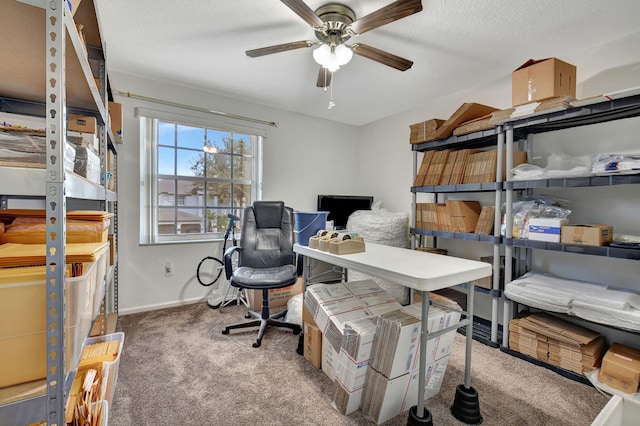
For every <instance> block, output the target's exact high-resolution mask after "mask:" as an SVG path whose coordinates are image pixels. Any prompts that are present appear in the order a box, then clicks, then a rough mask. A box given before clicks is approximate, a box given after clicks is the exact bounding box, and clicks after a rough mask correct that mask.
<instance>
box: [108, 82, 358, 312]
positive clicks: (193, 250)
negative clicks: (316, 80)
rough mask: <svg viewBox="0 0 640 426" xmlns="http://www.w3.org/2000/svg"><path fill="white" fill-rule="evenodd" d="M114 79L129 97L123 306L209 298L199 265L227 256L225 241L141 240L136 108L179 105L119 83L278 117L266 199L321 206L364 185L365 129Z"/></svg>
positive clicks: (123, 155)
mask: <svg viewBox="0 0 640 426" xmlns="http://www.w3.org/2000/svg"><path fill="white" fill-rule="evenodd" d="M110 80H111V87H112V89H113V91H114V97H115V100H116V101H117V102H121V103H122V104H123V108H124V120H125V121H124V129H123V130H124V143H123V144H122V145H119V146H118V182H119V184H118V209H119V222H118V225H119V237H118V238H119V254H118V255H119V260H120V262H119V265H120V266H119V281H118V283H119V292H118V299H119V310H120V312H122V313H130V312H134V311H140V310H148V309H154V308H159V307H164V306H171V305H175V304H180V303H187V302H192V301H194V300H203V299H206V297H207V295H208V294H209V291H215V290H216V288H215V286H212V287H203V286H201V285H200V284H199V283H198V281H197V280H196V277H195V273H196V267H197V265H198V263H199V262H200V260H201V259H202V258H203V257H205V256H207V255H213V256H216V257H220V251H221V247H220V246H221V244H213V243H197V244H171V245H155V246H141V245H140V244H139V233H140V230H139V217H140V196H139V194H140V184H139V182H140V140H139V123H138V119H136V118H134V108H135V107H138V106H143V107H147V108H153V109H156V110H164V111H169V112H179V109H176V108H173V107H170V106H166V105H160V104H155V103H152V102H147V101H140V100H136V99H134V98H129V97H126V96H120V95H117V91H123V92H130V93H132V94H136V95H142V96H146V97H153V98H157V99H162V100H166V101H172V102H177V103H180V104H185V105H191V106H196V107H202V108H207V109H210V110H215V111H223V112H226V113H229V114H236V115H241V116H245V117H252V118H258V119H262V120H267V121H275V122H277V123H278V126H277V127H267V130H266V131H267V138H266V140H265V142H264V146H263V150H264V173H263V199H265V200H276V199H277V200H283V201H285V203H286V204H287V205H289V206H291V207H293V208H294V209H296V210H303V211H313V210H315V208H316V195H317V194H320V193H325V194H328V193H332V194H348V193H355V192H357V189H358V187H357V182H358V179H357V175H356V169H355V168H354V167H353V166H352V164H353V159H354V158H355V157H356V152H357V150H358V132H359V131H358V129H357V128H355V127H353V126H348V125H342V124H337V123H333V122H328V121H325V120H320V119H315V118H312V117H309V116H304V115H301V114H296V113H291V112H286V111H281V110H277V109H273V108H267V107H263V106H260V105H255V104H250V103H246V102H242V101H239V100H233V99H229V98H224V97H220V96H217V95H215V94H213V93H207V92H203V91H202V90H199V89H193V88H188V87H180V86H175V85H168V84H163V83H160V82H156V81H152V80H149V79H144V78H138V77H134V76H130V75H124V74H118V73H113V74H111V75H110ZM183 113H184V112H183ZM169 261H170V262H171V263H172V264H173V276H171V277H165V276H164V265H165V263H166V262H169Z"/></svg>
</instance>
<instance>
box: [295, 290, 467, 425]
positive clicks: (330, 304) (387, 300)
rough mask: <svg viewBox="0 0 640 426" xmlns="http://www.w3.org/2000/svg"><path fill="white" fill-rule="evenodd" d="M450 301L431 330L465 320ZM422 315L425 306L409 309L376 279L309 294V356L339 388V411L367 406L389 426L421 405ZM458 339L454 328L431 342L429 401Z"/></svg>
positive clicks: (434, 315)
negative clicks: (397, 416) (410, 408)
mask: <svg viewBox="0 0 640 426" xmlns="http://www.w3.org/2000/svg"><path fill="white" fill-rule="evenodd" d="M445 300H446V299H445ZM446 301H447V302H448V303H449V305H448V306H449V308H451V309H447V308H437V307H435V306H434V307H431V308H430V312H429V321H428V323H429V331H435V330H440V329H442V328H443V327H446V326H448V325H452V324H455V323H457V322H458V321H459V319H460V312H459V306H458V305H457V304H455V302H451V301H449V300H446ZM453 308H457V309H458V310H456V311H453V310H452V309H453ZM420 309H421V307H420V304H416V305H411V306H406V307H402V306H401V305H400V304H399V303H398V302H397V301H396V300H395V299H394V298H393V297H391V296H389V295H388V294H387V292H386V291H385V290H383V289H382V288H380V287H379V286H378V285H377V284H376V283H375V282H373V281H370V280H365V281H356V282H347V283H341V284H332V285H325V284H317V285H314V286H311V287H309V288H308V289H307V292H306V294H305V303H304V310H303V322H304V339H305V342H304V355H305V357H306V358H307V359H308V360H309V361H311V362H312V363H313V364H314V365H315V366H316V367H319V368H322V370H323V371H324V372H325V374H327V376H328V377H329V378H330V379H331V380H332V381H333V382H334V397H333V402H332V405H333V407H334V408H335V409H336V410H337V411H339V412H341V413H343V414H350V413H352V412H354V411H356V410H357V409H358V408H360V409H361V410H362V411H363V414H364V415H365V416H367V417H368V418H370V419H371V420H373V421H375V422H376V423H382V422H384V421H386V420H388V419H389V418H391V417H394V416H396V415H398V414H400V413H402V412H403V411H406V410H408V409H409V407H410V405H411V404H413V405H415V403H416V398H417V383H418V381H417V377H418V368H419V362H418V360H419V351H420V348H419V346H420V341H419V340H420V332H421V322H420V315H421V310H420ZM454 337H455V330H452V331H450V332H449V333H446V334H444V335H441V336H439V337H436V338H434V339H431V340H429V344H428V346H427V351H428V356H427V362H428V368H427V373H426V374H427V381H426V383H427V385H426V387H427V396H428V397H430V396H433V395H434V394H435V393H437V392H438V390H439V388H440V384H441V383H442V378H443V375H444V371H445V369H446V366H447V363H448V356H449V354H450V352H451V347H452V345H453V340H454ZM374 382H375V383H374ZM371 383H374V384H373V385H370V384H371ZM400 388H402V391H401V392H399V391H398V390H399V389H400ZM374 390H375V392H374ZM365 401H366V403H365Z"/></svg>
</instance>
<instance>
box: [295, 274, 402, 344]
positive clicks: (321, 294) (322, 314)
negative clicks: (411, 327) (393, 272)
mask: <svg viewBox="0 0 640 426" xmlns="http://www.w3.org/2000/svg"><path fill="white" fill-rule="evenodd" d="M305 305H307V308H308V309H309V311H310V312H311V311H313V312H314V315H313V319H314V321H315V322H316V324H317V325H318V328H319V329H320V331H321V332H322V336H323V340H324V339H326V341H327V342H329V343H328V344H331V346H332V347H333V349H334V351H336V352H337V351H339V350H340V345H341V342H342V334H343V331H344V327H345V323H347V322H349V321H356V320H358V319H361V318H366V317H376V316H377V315H379V314H381V313H384V312H389V311H393V310H396V309H400V307H401V305H400V303H398V301H397V300H396V299H394V298H393V296H391V295H389V293H387V292H386V291H385V290H383V289H382V288H381V287H380V286H379V285H378V284H376V283H375V282H374V281H372V280H363V281H351V282H346V283H339V284H329V285H322V284H315V285H312V286H310V287H309V288H307V291H306V293H305ZM312 306H315V308H313V307H312ZM323 345H324V343H323Z"/></svg>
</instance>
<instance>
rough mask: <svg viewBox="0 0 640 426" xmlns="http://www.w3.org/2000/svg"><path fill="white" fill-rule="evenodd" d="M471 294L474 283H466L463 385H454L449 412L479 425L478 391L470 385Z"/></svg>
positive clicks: (480, 420)
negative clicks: (453, 394) (453, 395)
mask: <svg viewBox="0 0 640 426" xmlns="http://www.w3.org/2000/svg"><path fill="white" fill-rule="evenodd" d="M473 295H474V284H473V282H470V283H469V284H468V285H467V314H468V315H469V319H470V320H471V321H470V322H469V324H467V336H466V347H465V360H464V385H458V386H457V387H456V396H455V399H454V401H453V406H452V407H451V414H453V416H454V417H455V418H456V419H458V420H460V421H461V422H463V423H466V424H470V425H479V424H480V423H482V415H480V402H479V400H478V392H477V391H476V390H475V389H474V388H473V387H472V386H471V344H472V343H473Z"/></svg>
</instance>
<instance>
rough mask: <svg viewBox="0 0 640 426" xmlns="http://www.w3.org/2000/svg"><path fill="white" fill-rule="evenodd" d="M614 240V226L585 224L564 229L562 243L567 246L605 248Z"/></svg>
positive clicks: (564, 227) (561, 237)
mask: <svg viewBox="0 0 640 426" xmlns="http://www.w3.org/2000/svg"><path fill="white" fill-rule="evenodd" d="M612 240H613V226H611V225H603V224H601V223H585V224H582V225H568V226H563V227H562V234H561V236H560V241H561V242H563V243H566V244H585V245H588V246H604V245H606V244H607V243H610V242H611V241H612Z"/></svg>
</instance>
